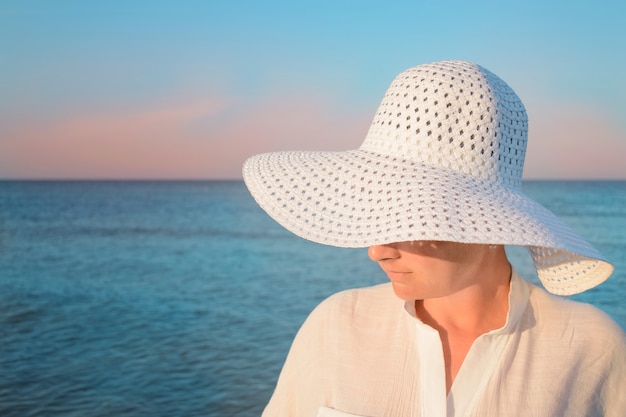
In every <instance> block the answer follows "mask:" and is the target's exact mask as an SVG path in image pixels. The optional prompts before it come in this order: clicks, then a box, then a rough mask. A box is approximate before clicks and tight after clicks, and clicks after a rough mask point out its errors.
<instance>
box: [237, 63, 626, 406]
mask: <svg viewBox="0 0 626 417" xmlns="http://www.w3.org/2000/svg"><path fill="white" fill-rule="evenodd" d="M526 141H527V117H526V112H525V109H524V106H523V105H522V102H521V101H520V99H519V98H518V96H517V95H516V94H515V93H514V92H513V90H511V88H510V87H509V86H508V85H507V84H506V83H504V82H503V81H502V80H501V79H500V78H498V77H497V76H496V75H494V74H492V73H491V72H489V71H488V70H486V69H484V68H482V67H480V66H478V65H476V64H473V63H468V62H459V61H446V62H436V63H432V64H426V65H420V66H417V67H414V68H410V69H409V70H407V71H405V72H403V73H401V74H400V75H399V76H398V77H396V79H395V80H394V81H393V82H392V84H391V86H390V87H389V89H388V91H387V93H386V94H385V96H384V98H383V100H382V102H381V104H380V107H379V109H378V111H377V113H376V116H375V118H374V121H373V123H372V125H371V127H370V130H369V131H368V134H367V136H366V138H365V141H364V142H363V144H362V145H361V147H360V148H359V149H357V150H352V151H346V152H280V153H271V154H263V155H257V156H255V157H252V158H250V159H249V160H248V161H246V163H245V165H244V169H243V173H244V179H245V181H246V184H247V186H248V188H249V190H250V192H251V193H252V195H253V196H254V198H255V199H256V201H257V202H258V204H259V205H260V206H261V207H262V208H263V209H264V210H266V211H267V212H268V213H269V214H270V215H271V216H272V217H274V219H276V220H277V221H278V222H279V223H280V224H281V225H283V226H284V227H286V228H287V229H288V230H290V231H292V232H293V233H295V234H296V235H299V236H301V237H303V238H305V239H309V240H312V241H315V242H319V243H322V244H327V245H333V246H339V247H369V252H368V253H369V256H370V257H371V258H372V260H374V261H375V262H378V263H379V265H380V267H381V268H382V269H383V270H384V271H385V272H386V273H387V275H388V277H389V279H390V281H391V282H390V283H389V284H383V285H379V286H375V287H370V288H363V289H356V290H349V291H344V292H341V293H339V294H335V295H333V296H331V297H330V298H328V299H327V300H325V301H324V302H322V303H321V304H320V305H319V306H318V307H317V308H316V309H315V310H314V311H313V312H312V313H311V315H310V316H309V317H308V318H307V320H306V322H305V323H304V324H303V326H302V328H301V329H300V331H299V332H298V335H297V336H296V338H295V340H294V342H293V345H292V348H291V350H290V353H289V355H288V358H287V360H286V363H285V365H284V367H283V370H282V372H281V375H280V378H279V381H278V384H277V386H276V390H275V392H274V394H273V396H272V399H271V400H270V403H269V404H268V406H267V407H266V409H265V413H264V415H266V416H377V417H380V416H429V417H433V416H461V415H462V416H503V415H506V416H510V415H525V416H526V415H532V416H579V415H580V416H603V415H607V416H626V391H624V390H625V389H626V336H625V335H624V332H623V330H622V329H621V328H620V327H619V326H618V325H616V324H615V323H614V322H613V321H612V320H611V319H610V318H608V317H607V316H606V315H605V314H603V313H602V312H600V311H599V310H597V309H595V308H594V307H592V306H589V305H585V304H580V303H575V302H573V301H569V300H565V299H562V298H559V297H555V296H553V295H550V294H548V293H547V292H546V291H545V290H543V289H540V288H539V287H537V286H534V285H531V284H530V283H528V282H526V281H524V280H523V279H522V278H521V277H519V275H518V274H517V273H516V272H515V270H514V269H513V268H512V267H511V265H510V264H509V261H508V260H507V257H506V254H505V251H504V245H522V246H526V247H528V248H529V250H530V252H531V255H532V257H533V260H534V262H535V265H536V267H537V273H538V276H539V278H540V279H541V281H542V283H543V285H544V286H545V288H546V289H547V290H548V291H550V292H552V293H554V294H558V295H568V294H574V293H578V292H582V291H585V290H587V289H589V288H592V287H594V286H596V285H599V284H600V283H602V282H603V281H604V280H606V279H607V278H608V277H609V275H610V274H611V273H612V271H613V267H612V266H611V265H610V264H609V263H608V262H607V261H606V260H605V259H604V258H603V257H602V255H600V254H599V253H598V252H597V251H596V250H595V249H594V248H593V247H592V246H591V245H589V244H588V243H587V242H586V241H584V240H583V239H582V238H581V237H580V236H578V235H577V234H576V233H575V232H573V231H572V230H571V229H570V228H569V227H568V226H566V225H565V224H564V223H563V222H562V221H560V220H559V219H558V218H556V217H555V216H554V215H553V214H552V213H551V212H549V211H548V210H546V209H545V208H543V207H542V206H540V205H539V204H537V203H535V202H534V201H532V200H530V199H529V198H528V197H526V196H525V195H524V194H523V193H522V192H521V182H522V170H523V165H524V157H525V151H526Z"/></svg>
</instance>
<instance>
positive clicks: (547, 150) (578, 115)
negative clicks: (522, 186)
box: [524, 103, 626, 179]
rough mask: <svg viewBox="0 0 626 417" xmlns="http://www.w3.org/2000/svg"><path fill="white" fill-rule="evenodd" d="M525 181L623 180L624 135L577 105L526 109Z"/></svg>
mask: <svg viewBox="0 0 626 417" xmlns="http://www.w3.org/2000/svg"><path fill="white" fill-rule="evenodd" d="M528 108H529V121H530V132H529V143H528V151H527V154H526V164H525V170H524V172H525V177H526V178H555V179H557V178H562V179H567V178H570V179H574V178H581V179H602V178H607V179H611V178H613V179H617V178H622V179H623V178H626V164H625V163H624V160H623V158H624V155H626V132H625V131H624V130H623V128H621V127H620V125H619V123H618V122H617V121H616V120H614V119H612V118H611V117H609V115H608V114H607V113H602V112H601V109H599V108H597V107H591V106H587V105H583V104H580V103H568V104H563V103H559V104H558V105H557V104H552V105H548V104H537V105H535V106H529V107H528Z"/></svg>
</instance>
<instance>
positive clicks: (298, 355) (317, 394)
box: [263, 297, 333, 417]
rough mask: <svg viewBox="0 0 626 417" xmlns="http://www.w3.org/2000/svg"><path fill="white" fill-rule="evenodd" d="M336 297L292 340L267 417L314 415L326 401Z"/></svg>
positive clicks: (318, 309) (314, 314) (311, 316)
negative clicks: (328, 349)
mask: <svg viewBox="0 0 626 417" xmlns="http://www.w3.org/2000/svg"><path fill="white" fill-rule="evenodd" d="M332 304H333V297H331V298H330V299H327V300H325V301H323V302H322V303H321V304H320V305H319V306H317V307H316V308H315V309H314V310H313V312H312V313H311V314H310V315H309V317H307V319H306V320H305V322H304V323H303V324H302V326H301V327H300V329H299V330H298V333H297V334H296V337H295V338H294V340H293V343H292V345H291V348H290V350H289V353H288V355H287V359H286V360H285V364H284V365H283V368H282V370H281V373H280V376H279V378H278V383H277V384H276V388H275V390H274V393H273V394H272V397H271V399H270V401H269V403H268V405H267V407H266V408H265V410H264V412H263V416H264V417H270V416H271V417H283V416H284V417H287V416H298V417H300V416H302V417H308V416H312V417H314V416H315V415H316V414H317V411H318V408H319V406H320V404H323V400H324V399H323V398H322V397H323V393H322V391H323V390H322V387H323V385H324V383H325V382H324V368H325V366H324V364H325V363H326V362H327V361H328V360H329V359H328V357H327V356H328V354H327V352H325V348H324V346H325V341H326V339H327V338H328V337H329V335H328V333H329V329H328V326H327V323H328V317H329V315H330V314H331V313H330V310H331V309H332V308H333V307H332Z"/></svg>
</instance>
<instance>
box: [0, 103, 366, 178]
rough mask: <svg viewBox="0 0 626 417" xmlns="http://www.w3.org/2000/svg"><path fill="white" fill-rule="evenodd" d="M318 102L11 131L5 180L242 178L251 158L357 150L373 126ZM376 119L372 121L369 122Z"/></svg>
mask: <svg viewBox="0 0 626 417" xmlns="http://www.w3.org/2000/svg"><path fill="white" fill-rule="evenodd" d="M361 116H362V115H358V114H352V113H351V112H350V111H339V110H336V111H333V110H332V106H329V105H328V104H327V103H324V102H323V101H321V100H317V99H314V98H311V97H306V96H303V97H302V98H301V99H300V100H294V99H293V97H287V96H286V95H283V96H273V97H269V98H264V99H261V100H258V101H256V102H250V101H244V100H235V99H232V98H228V99H225V98H215V99H211V100H200V101H198V100H187V101H184V100H178V101H176V102H174V103H171V104H168V105H161V106H159V107H154V106H153V107H151V108H148V109H141V110H136V111H130V112H128V111H127V112H121V111H115V110H110V111H106V112H102V113H98V114H83V113H76V114H74V115H73V116H71V117H67V118H65V119H61V120H54V121H52V122H47V123H32V122H31V123H28V124H25V123H24V124H21V125H18V126H13V127H12V128H11V129H5V131H4V133H3V134H2V138H1V139H0V167H1V168H0V169H1V171H0V175H2V176H3V177H5V178H168V179H169V178H172V179H178V178H239V177H240V169H241V164H242V163H243V161H244V160H245V158H246V157H248V156H250V155H252V154H255V153H259V152H264V151H272V150H279V149H306V148H312V149H347V148H348V147H354V146H358V144H359V143H360V142H361V140H362V137H363V136H364V134H365V131H366V129H367V126H368V124H369V122H368V121H365V120H361V119H362V117H361ZM368 117H369V115H368Z"/></svg>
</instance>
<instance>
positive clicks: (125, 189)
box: [0, 181, 626, 417]
mask: <svg viewBox="0 0 626 417" xmlns="http://www.w3.org/2000/svg"><path fill="white" fill-rule="evenodd" d="M523 189H524V191H525V193H526V194H528V195H529V196H531V197H532V198H534V199H535V200H537V201H538V202H540V203H541V204H543V205H544V206H546V207H548V208H549V209H550V210H552V211H553V212H555V213H556V214H557V215H559V216H560V217H561V218H563V219H564V220H565V221H566V222H567V223H568V224H569V225H570V226H571V227H572V228H574V229H575V230H577V231H578V232H579V233H580V234H581V235H583V236H584V237H585V238H587V239H588V240H589V241H591V242H592V243H593V244H594V245H595V246H596V247H597V248H598V249H599V250H600V251H601V252H602V253H603V254H604V255H605V256H606V257H607V258H608V259H609V260H611V261H612V263H613V264H614V265H615V269H616V270H615V273H614V274H613V276H612V277H611V278H610V279H609V280H608V281H607V282H606V283H604V284H602V285H601V286H599V287H597V288H595V289H592V290H590V291H587V292H585V293H583V294H579V295H576V296H573V297H572V298H574V299H576V300H579V301H583V302H588V303H591V304H594V305H596V306H597V307H599V308H600V309H602V310H604V311H605V312H607V313H608V314H609V315H611V316H612V317H613V318H614V319H615V320H616V321H618V322H619V323H620V324H621V325H622V326H623V323H626V303H624V300H625V299H626V182H625V181H526V182H524V184H523ZM507 250H508V251H509V256H510V258H511V261H512V263H513V264H514V265H515V267H516V268H517V269H518V271H519V272H520V273H521V274H522V275H524V276H526V277H527V278H528V279H529V280H531V281H533V282H536V281H537V278H536V275H535V273H534V268H533V265H532V262H531V260H530V257H529V255H528V253H527V251H526V250H525V249H523V248H516V247H513V248H507ZM386 281H387V278H386V277H385V276H384V275H383V273H382V271H381V270H380V269H379V268H378V266H377V265H375V264H374V263H373V262H371V261H370V260H369V259H368V257H367V253H366V250H365V249H338V248H331V247H326V246H321V245H317V244H314V243H311V242H308V241H305V240H303V239H300V238H298V237H295V236H293V235H292V234H290V233H289V232H287V231H286V230H284V229H283V228H282V227H280V226H279V225H278V224H276V223H275V222H274V221H273V220H271V219H270V218H269V217H268V216H267V215H266V214H265V213H264V212H263V211H261V209H259V208H258V207H257V205H256V204H255V203H254V201H253V199H252V198H251V197H250V195H249V194H248V192H247V190H246V188H245V186H244V185H243V183H242V182H241V181H179V182H177V181H0V415H2V416H15V417H28V416H63V417H71V416H81V417H89V416H118V417H119V416H133V417H139V416H151V417H155V416H157V417H158V416H185V417H192V416H258V415H260V414H261V411H262V409H263V407H264V405H265V404H266V402H267V401H268V399H269V397H270V395H271V393H272V390H273V387H274V384H275V383H276V379H277V377H278V373H279V372H280V369H281V366H282V363H283V361H284V359H285V356H286V354H287V351H288V349H289V346H290V344H291V340H292V339H293V337H294V335H295V333H296V331H297V329H298V328H299V326H300V325H301V323H302V321H303V320H304V319H305V317H306V316H307V314H308V313H309V312H310V311H311V310H312V309H313V307H314V306H315V305H317V304H318V303H319V302H320V301H321V300H322V299H324V298H325V297H327V296H329V295H330V294H332V293H334V292H337V291H340V290H343V289H346V288H352V287H361V286H367V285H373V284H378V283H382V282H386Z"/></svg>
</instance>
